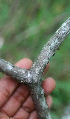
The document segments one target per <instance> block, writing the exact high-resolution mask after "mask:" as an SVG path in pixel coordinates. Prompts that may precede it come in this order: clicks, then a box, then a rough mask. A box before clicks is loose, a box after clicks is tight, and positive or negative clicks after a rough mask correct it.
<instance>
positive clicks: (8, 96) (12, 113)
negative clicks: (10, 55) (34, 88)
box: [0, 58, 56, 119]
mask: <svg viewBox="0 0 70 119" xmlns="http://www.w3.org/2000/svg"><path fill="white" fill-rule="evenodd" d="M32 64H33V63H32V61H31V60H30V59H27V58H24V59H22V60H20V61H19V62H17V63H16V64H15V65H16V66H18V67H21V68H26V69H30V68H31V66H32ZM48 69H49V64H48V65H47V67H46V69H45V70H44V75H45V74H46V72H47V71H48ZM42 87H43V88H44V91H45V97H46V101H47V104H48V106H49V108H50V107H51V105H52V98H51V96H50V93H51V92H52V91H53V90H54V89H55V87H56V83H55V81H54V79H52V78H50V77H49V78H47V79H45V80H44V81H43V83H42ZM0 119H38V116H37V112H36V110H35V108H34V104H33V101H32V98H31V96H30V91H29V89H28V87H27V86H26V85H24V84H20V83H18V82H17V81H15V80H13V79H11V78H10V77H9V76H4V77H2V78H1V80H0Z"/></svg>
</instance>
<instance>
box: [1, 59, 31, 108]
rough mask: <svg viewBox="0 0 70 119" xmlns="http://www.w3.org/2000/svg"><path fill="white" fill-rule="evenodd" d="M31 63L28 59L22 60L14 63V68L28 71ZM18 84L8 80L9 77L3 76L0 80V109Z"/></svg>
mask: <svg viewBox="0 0 70 119" xmlns="http://www.w3.org/2000/svg"><path fill="white" fill-rule="evenodd" d="M32 64H33V63H32V61H31V60H30V59H27V58H25V59H22V60H20V61H19V62H17V63H16V66H18V67H21V68H27V69H29V68H30V67H31V66H32ZM18 85H19V83H18V82H16V81H15V80H13V79H12V78H10V77H9V76H4V77H3V78H1V80H0V107H1V106H2V105H3V104H4V103H5V102H6V101H7V100H8V97H9V96H10V95H11V94H12V93H13V91H14V90H15V89H16V88H17V87H18Z"/></svg>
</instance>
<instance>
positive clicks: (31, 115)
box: [28, 111, 38, 119]
mask: <svg viewBox="0 0 70 119" xmlns="http://www.w3.org/2000/svg"><path fill="white" fill-rule="evenodd" d="M28 119H38V114H37V112H36V111H33V112H32V113H31V114H30V117H29V118H28Z"/></svg>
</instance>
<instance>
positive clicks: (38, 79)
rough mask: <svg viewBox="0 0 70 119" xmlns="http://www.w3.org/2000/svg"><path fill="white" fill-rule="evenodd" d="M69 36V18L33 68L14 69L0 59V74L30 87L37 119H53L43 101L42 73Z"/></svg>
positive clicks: (52, 38) (41, 53)
mask: <svg viewBox="0 0 70 119" xmlns="http://www.w3.org/2000/svg"><path fill="white" fill-rule="evenodd" d="M69 34H70V17H69V18H68V19H67V20H66V21H65V22H64V23H63V24H62V26H61V27H60V28H59V29H58V30H57V31H56V32H55V34H54V35H53V36H52V37H51V38H50V40H49V41H48V42H47V43H46V45H44V47H43V49H42V51H41V52H40V54H39V56H38V58H37V59H36V60H35V62H34V63H33V66H32V67H31V69H29V70H26V69H22V68H19V67H16V66H14V65H12V64H11V63H9V62H7V61H5V60H3V59H1V58H0V72H3V73H5V74H6V75H9V76H11V77H12V78H14V79H15V80H17V81H19V82H20V83H25V84H27V85H28V86H29V87H30V90H31V95H32V99H33V102H34V104H35V108H36V110H37V113H38V118H39V119H53V118H52V117H51V114H50V111H49V108H48V105H47V103H46V101H45V97H44V90H43V89H42V86H41V84H42V77H43V71H44V68H45V67H46V65H47V64H48V62H49V60H50V58H51V57H52V56H53V55H54V54H55V51H56V50H58V48H59V46H60V45H61V43H62V42H63V41H64V39H65V38H66V36H67V35H69Z"/></svg>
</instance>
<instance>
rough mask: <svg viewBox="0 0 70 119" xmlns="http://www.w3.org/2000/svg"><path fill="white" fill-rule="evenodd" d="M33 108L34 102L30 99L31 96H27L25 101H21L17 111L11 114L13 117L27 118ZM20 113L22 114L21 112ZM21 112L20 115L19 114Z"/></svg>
mask: <svg viewBox="0 0 70 119" xmlns="http://www.w3.org/2000/svg"><path fill="white" fill-rule="evenodd" d="M33 110H34V103H33V101H32V98H31V96H29V97H28V98H27V99H26V101H25V102H24V103H23V105H22V106H21V107H20V109H19V110H18V111H17V113H16V114H15V115H14V116H13V118H16V119H17V118H18V117H19V118H20V119H23V118H24V117H25V119H28V118H29V116H30V113H31V112H32V111H33ZM21 113H22V114H21ZM20 114H21V115H20Z"/></svg>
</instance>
